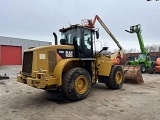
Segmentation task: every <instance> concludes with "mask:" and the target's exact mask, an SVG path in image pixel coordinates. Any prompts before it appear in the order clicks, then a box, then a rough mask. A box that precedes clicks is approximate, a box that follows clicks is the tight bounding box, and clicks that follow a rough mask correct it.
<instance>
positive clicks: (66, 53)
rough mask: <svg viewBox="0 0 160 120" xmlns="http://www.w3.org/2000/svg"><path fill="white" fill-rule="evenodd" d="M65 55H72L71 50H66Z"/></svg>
mask: <svg viewBox="0 0 160 120" xmlns="http://www.w3.org/2000/svg"><path fill="white" fill-rule="evenodd" d="M65 55H66V57H73V51H66V52H65Z"/></svg>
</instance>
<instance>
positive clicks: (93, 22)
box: [91, 15, 122, 50]
mask: <svg viewBox="0 0 160 120" xmlns="http://www.w3.org/2000/svg"><path fill="white" fill-rule="evenodd" d="M96 20H98V22H99V23H100V24H101V26H102V27H103V28H104V29H105V31H106V32H107V33H108V34H109V36H110V37H111V38H112V39H113V41H114V42H115V43H116V44H117V46H118V47H119V49H120V50H122V47H121V45H120V44H119V42H118V41H117V39H116V38H115V37H114V35H113V34H112V33H111V31H110V30H109V29H108V27H107V26H106V25H105V24H104V22H103V21H102V20H101V18H100V17H99V16H98V15H96V16H95V18H94V20H93V21H92V23H91V26H92V27H94V25H95V22H96Z"/></svg>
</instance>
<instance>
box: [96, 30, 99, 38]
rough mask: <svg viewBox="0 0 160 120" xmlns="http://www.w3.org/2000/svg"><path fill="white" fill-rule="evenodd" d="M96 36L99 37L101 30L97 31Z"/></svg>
mask: <svg viewBox="0 0 160 120" xmlns="http://www.w3.org/2000/svg"><path fill="white" fill-rule="evenodd" d="M96 38H97V39H99V31H96Z"/></svg>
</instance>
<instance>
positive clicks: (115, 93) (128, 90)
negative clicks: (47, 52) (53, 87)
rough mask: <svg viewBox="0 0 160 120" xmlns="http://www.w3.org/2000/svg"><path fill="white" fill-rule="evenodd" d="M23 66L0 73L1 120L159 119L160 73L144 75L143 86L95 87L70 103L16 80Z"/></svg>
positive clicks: (10, 67)
mask: <svg viewBox="0 0 160 120" xmlns="http://www.w3.org/2000/svg"><path fill="white" fill-rule="evenodd" d="M20 69H21V66H7V67H6V66H5V67H1V68H0V74H3V73H7V75H8V76H9V77H10V79H7V80H0V120H159V119H160V74H153V75H150V74H147V73H145V74H143V78H144V83H143V84H141V85H136V84H128V83H125V84H124V85H123V87H122V89H120V90H110V89H108V88H107V87H106V86H105V85H104V84H99V83H98V84H95V85H94V86H92V89H91V92H90V94H89V96H88V97H87V98H86V99H85V100H82V101H79V102H69V101H67V100H65V99H64V97H63V96H62V94H61V93H47V92H45V91H43V90H39V89H35V88H32V87H30V86H27V85H25V84H22V83H18V82H17V81H16V75H17V73H18V72H19V70H20Z"/></svg>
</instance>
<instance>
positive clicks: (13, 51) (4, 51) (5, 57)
mask: <svg viewBox="0 0 160 120" xmlns="http://www.w3.org/2000/svg"><path fill="white" fill-rule="evenodd" d="M0 49H1V50H0V53H1V55H0V59H1V60H0V65H21V64H22V47H21V46H7V45H2V46H1V47H0Z"/></svg>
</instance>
